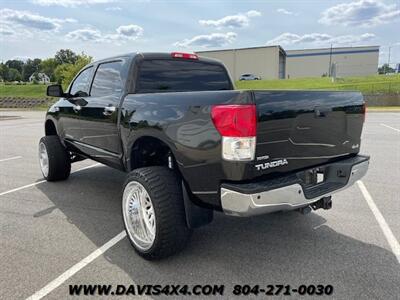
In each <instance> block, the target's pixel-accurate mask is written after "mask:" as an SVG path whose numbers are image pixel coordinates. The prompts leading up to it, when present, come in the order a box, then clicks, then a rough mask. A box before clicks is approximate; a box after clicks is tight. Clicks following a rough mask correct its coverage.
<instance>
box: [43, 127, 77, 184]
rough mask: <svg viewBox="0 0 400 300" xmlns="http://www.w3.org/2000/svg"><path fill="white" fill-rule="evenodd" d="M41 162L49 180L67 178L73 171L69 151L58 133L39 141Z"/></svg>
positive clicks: (45, 176) (44, 175)
mask: <svg viewBox="0 0 400 300" xmlns="http://www.w3.org/2000/svg"><path fill="white" fill-rule="evenodd" d="M39 164H40V170H41V171H42V174H43V177H44V178H45V179H46V180H47V181H58V180H65V179H67V178H68V176H69V174H70V173H71V160H70V157H69V153H68V152H67V150H66V149H65V147H64V146H63V144H61V141H60V138H59V137H58V136H57V135H49V136H44V137H42V138H41V139H40V141H39Z"/></svg>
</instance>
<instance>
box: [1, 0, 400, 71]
mask: <svg viewBox="0 0 400 300" xmlns="http://www.w3.org/2000/svg"><path fill="white" fill-rule="evenodd" d="M0 4H1V5H0V61H6V60H8V59H16V58H17V59H27V58H36V57H38V58H46V57H52V56H54V54H55V52H56V51H57V50H59V49H61V48H63V49H65V48H69V49H72V50H73V51H75V52H77V53H81V52H84V53H86V54H88V55H91V56H93V57H94V58H95V59H101V58H105V57H108V56H113V55H118V54H122V53H128V52H137V51H150V52H164V51H165V52H170V51H183V52H192V51H196V50H198V51H200V50H214V49H230V48H244V47H257V46H263V45H281V46H282V47H283V48H284V49H286V50H288V49H304V48H306V49H312V48H321V47H330V45H331V44H332V45H333V47H343V46H360V45H379V46H381V48H380V64H382V63H386V62H388V59H389V57H388V56H389V55H388V54H389V49H390V53H391V55H390V62H391V63H400V34H399V33H400V0H395V1H393V0H355V1H345V0H338V1H336V0H307V1H303V0H297V1H296V0H275V1H268V0H254V1H252V0H242V1H239V0H231V1H224V0H201V1H200V0H196V1H191V0H186V1H184V0H171V1H167V0H164V1H162V0H131V1H124V0H26V1H20V0H12V1H11V0H0Z"/></svg>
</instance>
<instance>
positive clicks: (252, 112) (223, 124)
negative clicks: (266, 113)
mask: <svg viewBox="0 0 400 300" xmlns="http://www.w3.org/2000/svg"><path fill="white" fill-rule="evenodd" d="M211 119H212V121H213V123H214V126H215V128H216V129H217V130H218V132H219V133H220V134H221V136H222V158H223V159H225V160H233V161H249V160H253V159H254V155H255V150H256V131H257V118H256V106H255V105H215V106H213V107H212V108H211Z"/></svg>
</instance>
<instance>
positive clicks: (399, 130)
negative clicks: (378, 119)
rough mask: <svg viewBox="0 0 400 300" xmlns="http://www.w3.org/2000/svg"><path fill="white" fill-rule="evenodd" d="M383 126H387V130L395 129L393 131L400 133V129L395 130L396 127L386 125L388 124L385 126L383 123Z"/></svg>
mask: <svg viewBox="0 0 400 300" xmlns="http://www.w3.org/2000/svg"><path fill="white" fill-rule="evenodd" d="M381 125H382V126H385V127H387V128H390V129H393V130H395V131H397V132H400V129H397V128H394V127H392V126H389V125H386V124H383V123H381Z"/></svg>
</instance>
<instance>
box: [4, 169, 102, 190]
mask: <svg viewBox="0 0 400 300" xmlns="http://www.w3.org/2000/svg"><path fill="white" fill-rule="evenodd" d="M99 165H101V164H99V163H97V164H94V165H90V166H87V167H83V168H80V169H78V170H76V171H75V172H78V171H83V170H86V169H90V168H93V167H96V166H99ZM75 172H73V173H75ZM43 182H46V180H40V181H37V182H34V183H31V184H27V185H24V186H20V187H17V188H15V189H12V190H8V191H5V192H2V193H0V196H3V195H7V194H10V193H14V192H16V191H20V190H23V189H27V188H29V187H32V186H35V185H38V184H41V183H43Z"/></svg>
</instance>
